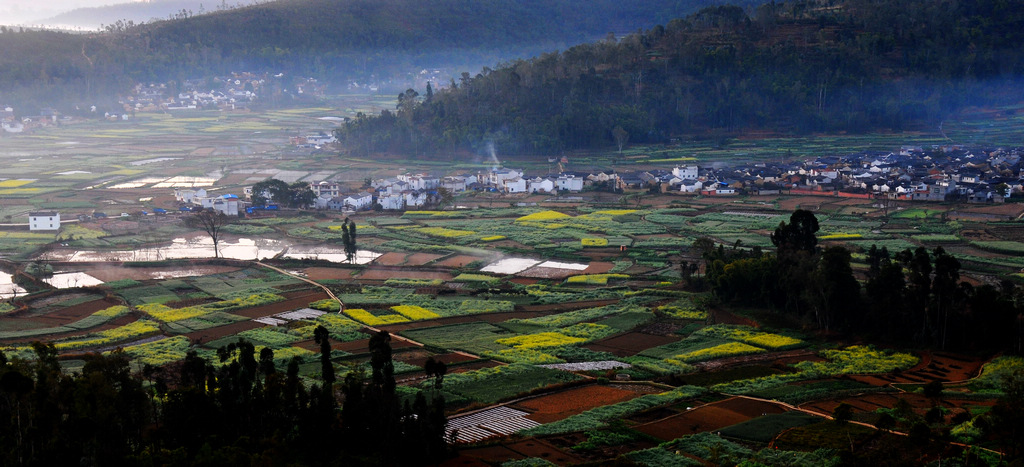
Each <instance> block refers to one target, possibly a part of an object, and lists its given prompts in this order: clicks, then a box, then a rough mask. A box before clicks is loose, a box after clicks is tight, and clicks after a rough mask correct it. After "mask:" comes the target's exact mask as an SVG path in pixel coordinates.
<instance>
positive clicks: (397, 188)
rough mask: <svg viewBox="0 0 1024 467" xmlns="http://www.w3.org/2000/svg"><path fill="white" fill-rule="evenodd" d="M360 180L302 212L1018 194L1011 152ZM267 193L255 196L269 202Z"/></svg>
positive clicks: (319, 197)
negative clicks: (492, 199) (586, 196)
mask: <svg viewBox="0 0 1024 467" xmlns="http://www.w3.org/2000/svg"><path fill="white" fill-rule="evenodd" d="M318 137H319V136H316V135H313V136H310V137H308V138H302V139H301V140H299V141H295V143H296V144H310V143H309V142H308V141H313V140H314V138H318ZM324 138H328V137H325V136H324ZM329 143H330V141H329V140H327V139H325V140H322V141H320V140H317V144H329ZM367 182H368V183H367V184H366V185H365V186H363V187H360V188H359V189H355V190H352V189H348V188H347V187H346V185H345V184H343V183H341V182H337V181H329V180H324V181H314V182H311V183H309V189H310V191H312V193H313V195H314V196H313V203H312V204H311V205H309V206H307V207H308V208H310V209H326V210H335V211H361V210H371V209H378V210H405V209H411V208H420V207H425V206H436V205H437V204H438V203H440V202H441V198H442V195H443V193H445V192H447V193H451V194H457V193H462V192H467V191H484V192H495V193H501V194H507V195H518V194H550V195H559V194H563V193H580V192H583V191H590V190H601V191H612V192H621V191H624V190H648V191H651V192H658V193H670V192H678V193H686V194H693V195H704V196H735V195H741V194H751V195H772V194H812V195H831V196H839V197H851V198H865V199H870V198H881V199H892V200H896V199H899V200H910V201H964V202H968V203H1002V202H1004V201H1005V200H1006V199H1007V198H1009V197H1010V196H1011V195H1012V194H1014V193H1018V194H1019V193H1021V192H1022V191H1024V167H1022V163H1021V156H1020V151H1019V150H1018V149H1012V150H1004V149H996V150H990V151H983V150H976V149H967V148H961V147H938V148H932V149H928V150H925V149H922V148H919V147H908V148H903V149H902V150H900V151H899V152H891V153H866V154H858V155H850V156H830V157H819V158H816V159H813V160H810V161H806V162H786V163H782V162H780V163H773V162H757V163H745V164H738V165H734V166H727V167H701V166H698V165H681V166H676V167H674V168H671V169H668V168H666V169H663V170H662V169H652V170H647V171H625V172H616V171H612V170H607V171H596V172H574V171H562V172H560V173H558V174H556V175H529V174H527V173H525V172H524V171H523V170H518V169H511V168H498V167H495V168H493V169H491V170H489V171H481V172H477V173H466V174H459V175H446V176H431V175H427V174H408V173H406V174H400V175H397V176H395V177H392V178H382V179H376V180H368V181H367ZM243 193H244V195H245V197H246V198H248V199H251V198H252V191H251V188H249V187H247V188H245V189H244V191H243ZM266 195H267V194H264V196H263V198H264V199H268V198H269V197H268V196H266ZM175 199H176V200H177V201H178V202H179V203H180V204H181V205H182V206H183V209H189V208H190V207H197V208H210V209H215V210H217V211H221V212H224V213H225V214H227V215H239V214H240V213H243V212H246V211H247V210H248V213H249V214H253V212H254V210H265V209H267V208H268V207H270V206H273V207H270V209H276V208H277V207H276V206H274V205H273V204H269V203H272V202H273V200H272V199H270V201H269V202H268V205H267V206H253V205H252V203H248V202H246V201H245V200H243V199H241V198H239V196H237V195H235V194H224V195H218V196H211V195H209V193H208V192H207V190H206V189H203V188H199V189H178V190H175Z"/></svg>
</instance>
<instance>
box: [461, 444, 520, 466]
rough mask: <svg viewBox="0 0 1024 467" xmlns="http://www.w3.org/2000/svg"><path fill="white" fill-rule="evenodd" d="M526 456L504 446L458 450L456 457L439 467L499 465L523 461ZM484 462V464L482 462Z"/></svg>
mask: <svg viewBox="0 0 1024 467" xmlns="http://www.w3.org/2000/svg"><path fill="white" fill-rule="evenodd" d="M525 458H526V456H524V455H522V454H520V453H518V452H516V451H513V450H511V449H509V448H507V447H505V446H483V447H475V448H461V449H459V455H458V457H455V458H453V459H447V460H445V461H444V462H441V467H466V466H487V467H490V466H492V465H500V464H501V463H502V462H506V461H511V460H519V459H525ZM484 460H486V462H484Z"/></svg>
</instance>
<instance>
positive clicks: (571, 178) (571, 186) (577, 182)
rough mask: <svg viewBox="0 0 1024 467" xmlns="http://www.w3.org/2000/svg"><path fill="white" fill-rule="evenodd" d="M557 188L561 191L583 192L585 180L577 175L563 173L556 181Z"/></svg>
mask: <svg viewBox="0 0 1024 467" xmlns="http://www.w3.org/2000/svg"><path fill="white" fill-rule="evenodd" d="M555 186H556V187H558V189H559V190H565V191H583V179H582V178H579V177H577V176H575V175H570V174H564V173H563V174H561V175H559V176H558V178H556V179H555Z"/></svg>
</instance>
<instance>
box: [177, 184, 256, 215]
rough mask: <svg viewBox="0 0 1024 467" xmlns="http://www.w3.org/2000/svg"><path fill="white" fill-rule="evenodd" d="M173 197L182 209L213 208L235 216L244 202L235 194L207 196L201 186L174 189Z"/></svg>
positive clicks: (243, 207)
mask: <svg viewBox="0 0 1024 467" xmlns="http://www.w3.org/2000/svg"><path fill="white" fill-rule="evenodd" d="M174 199H175V201H177V202H178V204H179V205H180V206H181V210H183V211H186V210H191V209H192V208H197V209H213V210H214V211H217V212H222V213H224V214H225V215H228V216H237V215H238V213H239V212H240V211H243V210H245V202H244V201H242V200H240V199H239V198H238V196H237V195H232V194H224V195H219V196H209V195H208V194H207V192H206V190H205V189H202V188H197V189H178V190H174Z"/></svg>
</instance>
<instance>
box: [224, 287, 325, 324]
mask: <svg viewBox="0 0 1024 467" xmlns="http://www.w3.org/2000/svg"><path fill="white" fill-rule="evenodd" d="M282 295H283V296H285V297H287V298H288V300H285V301H283V302H277V303H270V304H267V305H260V306H256V307H252V308H246V309H243V310H238V311H232V312H231V314H233V315H238V316H244V317H246V318H262V317H264V316H270V315H276V314H278V313H284V312H286V311H293V310H298V309H301V308H306V307H308V306H309V304H310V303H311V302H315V301H317V300H323V299H326V298H330V297H328V296H327V294H326V293H325V292H324V291H322V290H320V289H316V290H301V291H296V292H288V293H285V294H282Z"/></svg>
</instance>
